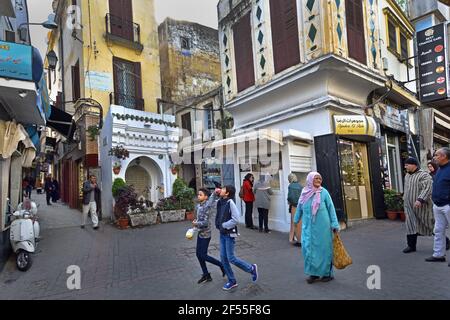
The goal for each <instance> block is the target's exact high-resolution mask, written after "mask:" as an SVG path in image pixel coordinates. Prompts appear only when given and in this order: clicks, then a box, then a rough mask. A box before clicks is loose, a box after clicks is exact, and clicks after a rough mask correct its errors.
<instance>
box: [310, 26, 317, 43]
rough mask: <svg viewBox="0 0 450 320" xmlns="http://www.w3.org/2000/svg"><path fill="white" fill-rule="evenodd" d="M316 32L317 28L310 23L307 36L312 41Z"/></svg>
mask: <svg viewBox="0 0 450 320" xmlns="http://www.w3.org/2000/svg"><path fill="white" fill-rule="evenodd" d="M316 34H317V28H316V27H315V26H314V25H313V24H311V27H310V28H309V32H308V37H309V38H310V39H311V41H312V42H314V40H315V39H316Z"/></svg>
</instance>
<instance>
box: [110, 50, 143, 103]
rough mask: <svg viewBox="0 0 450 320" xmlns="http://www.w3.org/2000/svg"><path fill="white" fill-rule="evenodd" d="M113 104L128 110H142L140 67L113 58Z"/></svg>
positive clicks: (136, 63) (136, 64) (138, 64)
mask: <svg viewBox="0 0 450 320" xmlns="http://www.w3.org/2000/svg"><path fill="white" fill-rule="evenodd" d="M113 70H114V94H113V95H114V104H117V105H120V106H124V107H126V108H130V109H138V110H143V109H144V104H143V99H142V81H141V65H140V63H139V62H131V61H127V60H123V59H119V58H116V57H114V58H113Z"/></svg>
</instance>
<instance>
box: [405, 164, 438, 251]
mask: <svg viewBox="0 0 450 320" xmlns="http://www.w3.org/2000/svg"><path fill="white" fill-rule="evenodd" d="M405 169H406V172H407V173H406V176H405V187H404V193H403V203H404V207H405V214H406V220H405V225H406V242H407V244H408V246H407V247H406V248H405V249H404V250H403V252H404V253H411V252H415V251H416V245H417V236H419V235H420V236H432V235H433V227H434V223H433V203H432V202H431V191H432V187H433V179H432V178H431V176H430V174H429V173H428V172H426V171H424V170H421V169H420V164H419V162H418V161H417V159H415V158H412V157H410V158H408V159H406V160H405Z"/></svg>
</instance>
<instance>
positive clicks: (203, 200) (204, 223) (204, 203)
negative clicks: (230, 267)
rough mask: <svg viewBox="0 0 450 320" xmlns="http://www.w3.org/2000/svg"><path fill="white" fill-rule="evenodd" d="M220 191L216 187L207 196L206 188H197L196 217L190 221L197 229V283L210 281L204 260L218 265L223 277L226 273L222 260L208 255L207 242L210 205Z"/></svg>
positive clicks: (209, 228)
mask: <svg viewBox="0 0 450 320" xmlns="http://www.w3.org/2000/svg"><path fill="white" fill-rule="evenodd" d="M221 191H222V189H220V188H217V189H216V190H215V192H214V193H213V194H212V195H211V196H209V192H208V190H207V189H205V188H201V189H199V191H198V194H197V199H198V202H199V203H198V204H197V206H196V208H195V211H196V219H195V220H194V221H192V225H193V226H194V227H196V228H197V229H198V230H199V232H198V236H197V249H196V253H197V259H198V262H199V263H200V267H201V268H202V272H203V274H202V277H201V278H200V280H198V282H197V283H198V284H200V283H204V282H207V281H212V278H211V274H210V273H209V272H208V268H207V267H206V262H209V263H211V264H213V265H216V266H218V267H219V268H220V270H221V271H222V276H223V277H225V275H226V274H225V269H224V268H223V265H222V262H220V261H219V260H217V259H215V258H213V257H211V256H209V255H208V247H209V242H210V241H211V225H210V221H209V218H210V216H211V209H212V206H213V204H214V203H215V202H216V200H218V198H219V194H220V192H221ZM208 197H209V199H208Z"/></svg>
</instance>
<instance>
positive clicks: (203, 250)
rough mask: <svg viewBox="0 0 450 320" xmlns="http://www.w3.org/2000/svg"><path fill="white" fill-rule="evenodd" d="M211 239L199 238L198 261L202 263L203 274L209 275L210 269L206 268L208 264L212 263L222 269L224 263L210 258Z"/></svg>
mask: <svg viewBox="0 0 450 320" xmlns="http://www.w3.org/2000/svg"><path fill="white" fill-rule="evenodd" d="M210 241H211V238H200V237H197V259H198V262H200V267H202V271H203V274H204V275H206V274H208V273H209V272H208V268H207V267H206V262H209V263H212V264H214V265H216V266H218V267H220V268H222V263H221V262H220V261H219V260H217V259H214V258H213V257H211V256H208V247H209V242H210Z"/></svg>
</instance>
